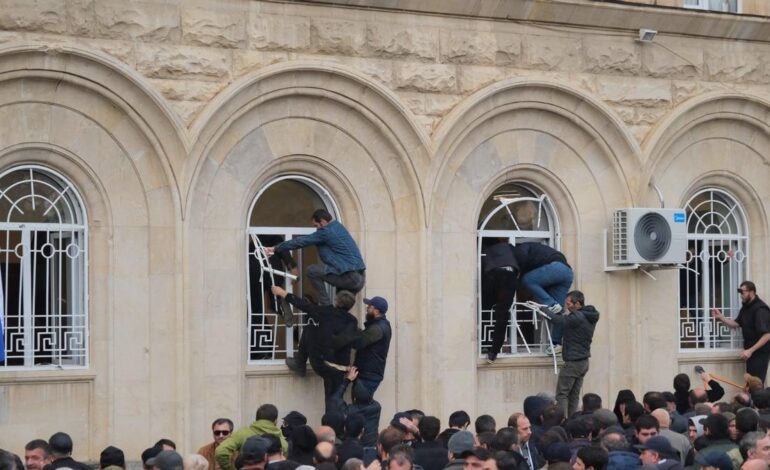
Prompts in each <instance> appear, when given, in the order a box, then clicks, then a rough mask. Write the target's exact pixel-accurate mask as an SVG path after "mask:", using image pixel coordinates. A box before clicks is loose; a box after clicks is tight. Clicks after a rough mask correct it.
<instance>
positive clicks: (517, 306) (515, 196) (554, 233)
mask: <svg viewBox="0 0 770 470" xmlns="http://www.w3.org/2000/svg"><path fill="white" fill-rule="evenodd" d="M500 238H505V239H508V242H509V243H510V244H512V245H516V244H517V243H522V242H540V243H545V244H547V245H549V246H552V247H554V248H557V249H558V247H559V246H558V245H559V232H558V223H557V219H556V214H555V213H554V210H553V207H552V205H551V202H550V200H549V199H548V197H547V196H546V195H545V194H543V193H542V192H540V191H538V190H537V189H536V188H534V187H532V186H529V185H527V184H524V183H507V184H504V185H502V186H500V187H499V188H497V189H496V190H495V191H494V192H493V193H492V195H491V196H490V197H489V198H488V199H487V200H486V201H485V202H484V205H483V207H482V209H481V214H480V215H479V221H478V239H477V241H478V246H477V248H478V257H477V260H478V262H477V269H478V275H477V279H478V286H477V292H478V302H477V305H478V309H479V310H478V316H477V318H478V344H479V351H478V354H479V355H480V356H481V355H483V354H484V352H485V350H486V348H488V347H489V346H490V345H491V344H492V326H493V315H492V307H493V304H494V299H492V298H491V296H490V295H489V292H487V289H484V286H483V285H482V275H481V259H482V254H481V253H482V250H483V248H484V247H485V246H486V245H487V244H488V243H493V242H494V241H496V240H498V239H500ZM520 300H524V299H516V301H515V302H514V304H513V307H512V308H511V322H510V323H509V325H508V333H507V337H506V340H505V344H504V345H503V349H502V351H501V354H500V356H505V355H518V354H539V353H545V349H546V347H548V346H549V342H548V338H547V336H546V335H545V331H546V329H545V327H544V325H543V320H542V317H540V316H539V315H534V314H533V312H532V310H531V309H528V308H525V307H524V306H523V304H522V303H521V302H519V301H520Z"/></svg>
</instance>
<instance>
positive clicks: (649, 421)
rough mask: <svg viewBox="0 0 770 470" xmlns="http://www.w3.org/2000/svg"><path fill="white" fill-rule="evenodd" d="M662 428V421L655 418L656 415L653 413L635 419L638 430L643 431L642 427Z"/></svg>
mask: <svg viewBox="0 0 770 470" xmlns="http://www.w3.org/2000/svg"><path fill="white" fill-rule="evenodd" d="M651 428H655V429H658V430H659V429H660V423H658V420H657V419H656V418H655V416H653V415H651V414H643V415H642V416H640V417H638V418H636V421H634V429H636V432H639V431H641V430H642V429H651Z"/></svg>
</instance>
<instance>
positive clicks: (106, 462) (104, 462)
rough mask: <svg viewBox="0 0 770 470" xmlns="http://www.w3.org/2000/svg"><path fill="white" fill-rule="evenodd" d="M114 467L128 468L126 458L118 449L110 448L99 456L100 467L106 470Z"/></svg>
mask: <svg viewBox="0 0 770 470" xmlns="http://www.w3.org/2000/svg"><path fill="white" fill-rule="evenodd" d="M112 465H114V466H116V467H123V468H126V456H125V454H123V451H122V450H120V449H118V448H117V447H114V446H108V447H105V448H104V450H103V451H102V453H101V454H99V467H101V468H105V467H109V466H112Z"/></svg>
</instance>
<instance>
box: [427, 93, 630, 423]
mask: <svg viewBox="0 0 770 470" xmlns="http://www.w3.org/2000/svg"><path fill="white" fill-rule="evenodd" d="M436 134H437V137H436V141H435V148H436V150H435V152H436V158H435V161H434V165H433V166H432V167H431V170H432V171H431V179H430V181H431V192H430V197H431V200H430V202H429V235H428V237H429V240H428V243H429V244H430V246H432V247H433V254H432V256H433V257H434V258H436V259H438V260H448V261H445V262H441V261H434V263H433V264H432V266H431V267H430V268H429V272H428V276H429V278H431V279H432V284H431V285H430V290H431V291H430V295H431V298H432V299H433V300H434V303H433V304H432V305H431V311H430V312H429V314H428V316H429V317H428V320H427V321H426V323H428V324H430V325H432V327H433V331H434V333H433V334H431V335H430V339H429V340H430V341H431V344H430V345H429V346H428V347H429V349H430V350H431V351H437V354H439V355H440V356H441V357H440V358H438V359H436V364H437V367H436V373H435V376H434V378H433V380H434V384H435V387H434V390H444V395H443V396H442V397H441V398H439V402H440V403H441V405H440V406H442V407H445V408H444V409H443V411H446V412H449V411H451V410H449V408H450V407H452V406H456V404H457V403H462V404H465V405H466V406H471V403H477V402H476V399H475V397H476V390H484V391H483V392H479V395H481V396H485V400H486V399H487V398H490V400H489V401H485V402H484V406H485V408H484V409H485V410H487V411H488V410H489V408H488V406H489V405H488V403H489V402H492V403H499V404H500V408H499V409H497V410H493V411H495V412H497V414H503V413H505V410H506V408H510V406H513V404H514V403H518V402H520V401H521V400H522V399H523V398H524V396H526V394H527V392H535V391H534V390H528V389H527V386H528V385H527V384H530V383H542V382H543V381H548V380H549V379H548V375H547V374H548V373H549V364H548V363H547V361H543V360H540V359H532V360H530V359H516V360H513V361H511V362H509V363H508V364H503V365H502V366H497V365H496V366H495V367H503V368H507V367H511V368H515V369H519V370H517V371H515V372H520V371H526V372H525V375H519V374H515V373H513V372H514V371H507V372H505V373H504V376H505V378H504V379H503V380H506V381H507V382H506V384H505V385H503V386H502V387H501V386H500V383H499V382H500V380H501V377H500V375H499V374H498V373H495V372H489V371H494V370H495V369H486V368H481V369H478V370H479V373H478V374H474V373H475V372H476V370H477V365H478V364H477V360H476V357H477V355H476V354H474V351H473V347H474V345H475V342H476V325H475V324H474V315H473V313H472V312H474V311H475V308H474V305H475V303H476V302H475V288H476V287H475V286H476V285H477V283H476V282H475V276H476V272H475V270H472V269H457V267H458V266H475V265H476V262H477V261H476V252H475V250H474V247H475V243H474V241H475V238H476V223H477V217H478V210H479V208H480V207H481V204H483V201H484V200H485V199H486V197H488V195H489V193H490V191H492V190H493V189H494V187H496V186H497V185H498V184H499V183H501V182H503V181H521V182H530V183H534V184H535V185H537V186H538V187H539V188H540V189H541V190H543V191H544V192H545V193H546V194H548V195H549V197H551V198H552V200H553V203H554V206H555V210H556V211H557V213H558V217H559V219H560V220H561V231H562V233H561V240H562V249H563V251H564V252H565V254H567V256H568V259H569V260H570V263H573V268H574V269H575V274H576V283H577V286H578V288H585V290H586V294H587V295H588V296H589V297H591V298H592V299H594V300H593V301H595V302H597V303H598V304H602V305H605V304H606V302H607V301H608V300H609V299H608V298H607V294H606V290H607V285H608V283H609V282H610V280H609V279H608V278H607V276H606V275H605V274H604V272H603V264H602V261H603V255H604V250H605V246H604V245H603V242H602V240H603V231H604V229H606V228H608V227H609V220H610V215H611V211H612V210H613V209H616V208H620V207H628V206H633V205H634V199H635V191H634V188H635V185H636V175H637V174H638V171H639V168H640V166H641V163H640V161H641V158H640V155H641V152H640V150H639V147H638V145H637V144H636V142H635V141H634V139H633V137H632V136H631V134H630V133H629V132H628V131H627V129H625V127H624V126H623V124H622V123H621V121H620V120H619V119H618V118H617V117H616V116H615V115H614V113H613V112H611V111H610V110H609V109H608V108H606V106H604V105H603V104H602V103H600V102H599V101H598V100H596V99H593V98H592V97H590V96H587V95H585V93H583V92H579V91H576V90H573V89H570V88H567V87H565V86H564V85H561V84H557V83H553V82H550V81H534V82H533V81H525V80H519V79H517V80H511V81H505V82H501V83H498V84H495V85H493V86H490V87H488V88H487V89H485V90H482V91H480V92H479V93H477V94H475V95H473V96H472V97H470V98H468V99H467V100H466V102H465V103H463V104H461V105H460V106H458V108H457V109H455V110H453V111H452V113H450V115H449V116H447V118H446V119H445V120H444V121H443V122H442V123H441V125H440V126H439V129H438V130H437V131H436ZM450 320H451V321H450ZM614 321H616V320H614V319H608V321H607V322H606V323H604V324H603V325H600V327H599V328H600V329H603V328H608V329H609V330H607V331H611V330H612V328H613V327H612V325H609V323H611V322H614ZM597 335H601V333H600V332H598V333H597ZM450 345H453V346H450ZM458 345H462V347H458ZM466 345H467V347H466ZM611 347H612V345H608V344H607V343H604V344H602V343H599V344H596V345H595V349H594V351H595V352H596V353H595V357H597V358H602V359H599V360H604V361H607V360H608V358H609V357H610V356H611V354H609V349H610V348H611ZM532 361H534V362H532ZM438 364H440V366H439V365H438ZM550 373H551V374H552V370H551V371H550ZM526 374H534V375H531V376H527V375H526ZM539 374H545V375H539ZM463 375H464V376H466V377H471V376H475V377H476V380H477V382H476V383H472V384H470V385H471V386H470V387H463V388H459V387H451V386H448V385H445V386H442V384H443V383H444V382H445V381H447V380H449V381H451V380H456V379H457V378H458V377H460V376H463ZM524 377H528V378H524ZM518 380H521V381H518ZM508 382H510V383H508ZM602 384H603V385H600V384H597V386H598V387H601V386H605V387H606V386H607V384H606V383H604V382H602ZM473 385H475V387H474V386H473ZM501 389H508V390H516V391H515V392H501ZM487 392H489V393H491V394H492V395H491V396H489V395H485V394H486V393H487ZM477 406H478V403H477ZM443 411H442V412H443ZM493 414H495V413H493Z"/></svg>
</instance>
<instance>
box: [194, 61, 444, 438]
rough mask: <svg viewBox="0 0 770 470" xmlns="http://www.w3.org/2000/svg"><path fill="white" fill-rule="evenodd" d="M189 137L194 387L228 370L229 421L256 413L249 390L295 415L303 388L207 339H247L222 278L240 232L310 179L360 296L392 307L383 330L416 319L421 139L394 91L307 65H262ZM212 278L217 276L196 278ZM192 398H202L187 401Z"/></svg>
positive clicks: (237, 298)
mask: <svg viewBox="0 0 770 470" xmlns="http://www.w3.org/2000/svg"><path fill="white" fill-rule="evenodd" d="M193 128H194V132H195V133H196V134H197V135H198V136H199V137H198V140H197V142H196V145H195V146H194V147H193V151H192V161H194V162H196V164H195V165H194V166H193V167H192V168H191V170H190V173H189V174H188V177H189V178H190V181H191V183H190V193H189V195H188V196H187V203H186V213H187V216H186V223H187V224H188V226H189V230H188V233H189V235H190V236H189V239H188V250H192V252H195V253H197V255H196V256H190V257H189V259H190V260H191V262H190V265H189V270H188V272H187V276H188V279H189V281H188V284H189V285H190V286H192V288H191V289H190V292H191V295H190V297H189V305H190V310H189V313H190V320H191V324H190V337H191V342H192V343H194V344H198V345H200V350H199V351H194V352H192V359H191V360H192V361H193V362H192V363H195V364H198V363H203V364H204V366H203V367H201V368H200V369H199V370H196V371H194V372H193V377H192V379H191V380H192V382H193V383H198V382H206V374H211V373H214V371H221V370H228V371H231V372H232V375H231V376H229V378H228V379H226V380H228V381H229V380H232V381H233V382H232V383H229V382H228V384H229V385H230V386H226V387H225V388H227V389H229V390H232V391H233V393H232V394H231V395H228V400H227V406H226V408H225V410H226V411H229V412H230V414H232V415H235V416H244V418H245V417H246V416H248V415H250V414H251V413H252V412H253V408H254V405H255V404H256V403H255V402H254V400H255V398H254V395H253V393H250V392H252V391H257V390H259V391H261V392H264V393H266V394H267V396H270V397H273V398H272V399H273V400H275V401H276V402H277V404H278V406H279V408H286V407H290V408H291V407H296V406H298V405H299V402H300V400H304V399H305V397H306V396H307V387H310V386H311V385H307V383H305V384H303V385H302V386H297V385H296V384H293V380H292V379H291V378H290V377H283V378H282V379H280V380H278V379H276V380H273V379H268V378H267V377H266V375H273V376H275V375H278V376H285V375H287V372H286V369H285V367H283V366H261V365H260V366H255V367H251V366H249V367H246V360H245V358H246V356H245V353H244V349H243V347H242V343H243V340H241V341H237V342H233V341H232V339H230V340H229V342H230V343H231V346H232V347H229V348H226V351H222V350H221V344H222V343H221V342H216V341H212V336H213V337H216V338H222V339H223V338H224V337H225V335H227V336H228V337H232V334H233V332H243V331H244V327H245V322H244V321H243V318H244V315H243V314H242V313H243V312H245V307H244V305H245V302H244V301H242V299H244V295H243V292H244V290H245V289H246V286H245V283H244V282H242V281H240V282H238V283H233V282H226V281H225V280H227V279H238V280H242V279H244V278H245V276H244V275H243V273H245V256H243V254H244V253H245V250H246V237H245V228H246V223H247V220H248V211H249V208H250V207H251V203H252V201H253V198H254V197H255V196H256V194H257V193H258V191H259V189H260V187H262V186H263V185H264V184H265V183H266V182H267V181H269V180H271V179H272V178H274V177H276V176H279V175H288V174H298V175H303V176H307V177H311V178H313V179H314V180H316V181H318V182H319V183H320V184H321V185H323V186H324V187H325V188H326V189H328V190H329V191H330V192H331V194H332V195H333V197H334V198H335V200H336V202H337V205H338V207H339V209H340V212H341V216H342V219H343V223H344V224H345V225H346V226H347V227H348V229H349V230H350V231H351V233H353V236H354V237H355V238H356V239H357V241H358V242H359V245H360V247H361V249H362V252H363V255H364V258H365V260H366V263H367V266H368V269H367V287H366V291H365V294H366V295H368V296H369V295H383V296H385V297H387V298H389V300H391V305H392V306H393V307H392V311H393V312H394V313H393V314H394V317H393V318H391V321H392V322H394V323H395V324H396V328H398V325H400V324H405V323H406V322H411V321H413V319H414V318H415V317H417V316H418V315H419V306H420V305H421V302H422V300H423V298H422V294H421V293H420V292H419V290H415V289H409V287H411V285H409V286H407V281H406V279H407V278H408V277H409V276H412V279H420V281H419V282H420V284H422V283H423V282H424V281H422V278H421V276H422V273H421V271H420V263H421V260H422V257H423V248H422V246H421V245H422V243H421V235H420V230H421V228H423V227H424V226H425V216H424V209H423V200H424V196H423V189H422V187H421V181H422V178H423V176H424V174H425V173H426V172H427V168H428V165H429V158H428V153H427V150H426V144H425V142H426V138H425V136H424V135H423V134H421V132H420V131H419V130H417V127H416V126H414V125H413V118H412V117H411V114H410V112H409V111H408V110H406V108H405V107H404V106H403V105H401V104H400V103H399V102H398V100H396V99H395V98H394V97H393V96H392V95H391V94H390V92H387V91H386V90H384V89H382V88H381V87H380V86H379V85H374V84H372V83H371V82H369V81H366V80H365V79H364V78H362V77H360V76H358V75H357V74H355V73H352V72H350V71H347V70H345V69H342V68H339V67H336V66H334V67H329V66H328V65H320V64H311V63H300V64H296V65H295V64H292V65H281V66H276V67H270V68H268V69H266V70H265V71H264V72H262V73H260V74H259V75H256V76H253V77H249V78H247V79H244V80H242V81H240V82H238V83H237V84H235V85H234V86H233V87H231V88H230V89H229V90H227V91H225V92H223V93H222V94H221V95H220V96H219V97H217V99H216V100H215V102H214V103H212V104H211V105H210V106H209V108H207V109H206V111H204V112H203V113H202V115H201V118H200V119H199V121H197V122H196V123H195V124H194V126H193ZM308 217H309V215H308ZM221 240H227V242H226V244H227V246H221V245H222V244H221ZM212 272H217V273H219V274H218V275H217V276H209V275H203V274H201V273H212ZM402 274H406V275H408V276H405V275H402ZM210 312H217V313H216V314H217V320H216V321H217V329H216V331H211V329H208V330H207V329H206V321H207V315H210ZM389 315H390V313H389ZM242 337H243V336H242V335H241V336H239V338H242ZM410 340H412V341H414V343H415V344H416V343H417V341H418V340H417V333H416V332H414V331H411V330H405V331H403V332H401V333H400V334H399V335H394V340H393V342H394V345H393V346H392V347H393V350H394V351H395V350H396V348H397V344H401V343H402V342H408V341H410ZM391 357H393V358H395V357H396V355H395V353H393V355H392V356H391ZM199 360H200V362H199ZM417 360H418V359H417V358H416V357H415V356H412V355H410V354H409V353H408V354H406V355H399V356H398V361H396V360H393V361H392V362H389V364H390V365H389V367H388V373H387V374H388V375H389V376H390V377H391V378H392V377H393V374H398V373H399V372H398V370H399V369H400V367H402V366H401V365H399V363H400V361H403V363H404V364H407V366H410V365H409V362H410V361H417ZM412 363H413V362H412ZM217 373H220V372H217ZM268 383H270V384H271V385H270V386H269V387H270V388H269V389H265V388H264V387H266V386H267V384H268ZM313 386H316V387H317V386H318V384H315V385H313ZM383 387H385V388H384V390H383V391H382V392H378V393H381V394H382V395H381V396H382V397H383V406H384V407H385V409H386V410H390V409H393V410H395V401H396V393H395V389H394V387H395V385H394V381H393V380H386V382H385V383H384V384H383ZM409 387H416V386H411V385H410V386H405V387H404V388H402V389H399V391H398V395H399V398H398V399H399V400H401V399H403V400H405V401H409V400H411V396H413V394H414V393H415V392H414V391H413V389H410V388H409ZM193 388H195V387H193ZM240 390H244V391H245V392H243V394H241V392H239V391H240ZM316 390H318V389H316ZM259 399H260V400H264V399H265V396H264V394H263V395H261V396H260V398H259ZM192 400H193V403H195V402H197V401H201V402H202V401H203V399H202V396H198V395H197V394H196V393H195V392H193V397H192ZM412 401H414V400H412ZM191 408H192V409H193V410H195V408H196V407H195V406H192V407H191ZM202 411H203V410H201V413H200V414H197V412H195V411H193V421H194V422H199V423H201V424H202V423H204V422H205V419H206V417H205V415H204V414H202ZM386 414H387V412H386ZM319 417H320V416H319ZM198 427H199V428H200V429H202V430H203V429H205V428H206V426H205V425H203V424H202V425H201V426H198ZM199 437H201V438H202V439H203V438H204V436H203V435H201V436H199Z"/></svg>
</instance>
